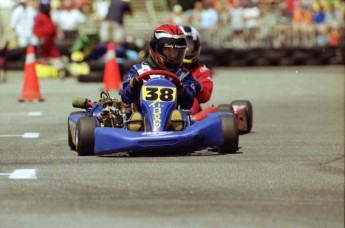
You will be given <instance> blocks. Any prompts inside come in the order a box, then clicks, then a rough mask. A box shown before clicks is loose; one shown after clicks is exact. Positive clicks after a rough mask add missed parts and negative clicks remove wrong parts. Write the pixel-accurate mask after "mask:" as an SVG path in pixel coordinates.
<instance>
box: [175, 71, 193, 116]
mask: <svg viewBox="0 0 345 228" xmlns="http://www.w3.org/2000/svg"><path fill="white" fill-rule="evenodd" d="M178 74H180V75H181V71H180V72H179V73H178ZM182 75H186V76H185V77H183V78H182V80H181V82H182V83H183V84H184V86H185V91H184V92H183V94H182V95H180V96H179V97H178V98H177V103H178V104H179V105H180V106H181V108H182V109H191V108H192V106H193V102H194V98H195V94H196V92H195V80H194V78H193V76H192V74H191V73H189V72H186V71H182ZM178 76H179V75H178ZM179 77H180V76H179Z"/></svg>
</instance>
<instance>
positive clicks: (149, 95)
mask: <svg viewBox="0 0 345 228" xmlns="http://www.w3.org/2000/svg"><path fill="white" fill-rule="evenodd" d="M142 97H143V99H144V100H146V101H155V102H162V101H165V102H172V101H174V100H175V99H176V88H172V87H160V86H143V88H142Z"/></svg>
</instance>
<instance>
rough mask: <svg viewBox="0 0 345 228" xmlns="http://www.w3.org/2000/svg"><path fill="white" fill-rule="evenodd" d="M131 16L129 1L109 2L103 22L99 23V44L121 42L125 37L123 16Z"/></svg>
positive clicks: (117, 0) (115, 0)
mask: <svg viewBox="0 0 345 228" xmlns="http://www.w3.org/2000/svg"><path fill="white" fill-rule="evenodd" d="M125 14H129V15H131V16H132V15H133V11H132V7H131V4H130V1H129V0H111V2H110V5H109V9H108V13H107V15H106V17H105V20H104V21H103V22H102V23H101V28H100V33H99V35H100V38H101V42H109V41H112V42H115V43H119V42H122V41H123V39H124V37H125V31H124V28H123V24H124V15H125Z"/></svg>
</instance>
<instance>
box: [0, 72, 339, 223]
mask: <svg viewBox="0 0 345 228" xmlns="http://www.w3.org/2000/svg"><path fill="white" fill-rule="evenodd" d="M214 73H215V77H214V82H215V89H214V93H213V97H212V99H211V101H210V102H209V104H207V105H210V104H219V103H229V102H230V101H231V100H234V99H248V100H250V101H251V102H252V103H253V107H254V126H253V132H252V133H250V134H248V135H242V136H240V146H241V148H240V150H239V152H238V153H236V154H229V155H220V154H217V153H215V152H209V151H201V152H196V153H193V154H191V155H190V156H162V155H160V156H154V155H150V156H140V157H128V155H127V154H120V155H118V156H115V155H112V156H103V157H78V156H77V154H76V153H75V152H72V151H70V149H69V147H68V145H67V116H68V114H69V113H70V112H72V111H74V109H73V108H72V106H71V100H72V98H74V97H88V98H90V99H97V98H98V96H99V91H100V88H101V87H102V84H101V83H89V84H80V83H78V82H76V80H74V79H66V80H59V79H40V81H39V82H40V91H41V93H42V96H43V98H44V99H45V101H44V102H41V103H19V102H18V98H20V94H21V90H22V82H23V73H22V72H10V75H9V78H8V82H7V83H3V84H0V96H1V107H2V108H1V110H0V126H1V127H0V158H1V159H0V208H1V209H0V224H1V225H0V226H1V227H3V228H9V227H11V228H12V227H30V228H32V227H100V226H102V227H265V228H266V227H334V228H337V227H344V75H345V72H344V68H343V67H342V66H320V67H304V66H298V67H277V68H216V69H214ZM112 94H113V95H114V96H116V93H115V92H112Z"/></svg>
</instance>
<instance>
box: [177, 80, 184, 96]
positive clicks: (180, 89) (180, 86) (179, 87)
mask: <svg viewBox="0 0 345 228" xmlns="http://www.w3.org/2000/svg"><path fill="white" fill-rule="evenodd" d="M176 88H177V94H178V96H181V95H182V94H183V93H184V91H185V90H186V87H185V86H184V85H183V83H182V82H181V83H180V84H178V85H176Z"/></svg>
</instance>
